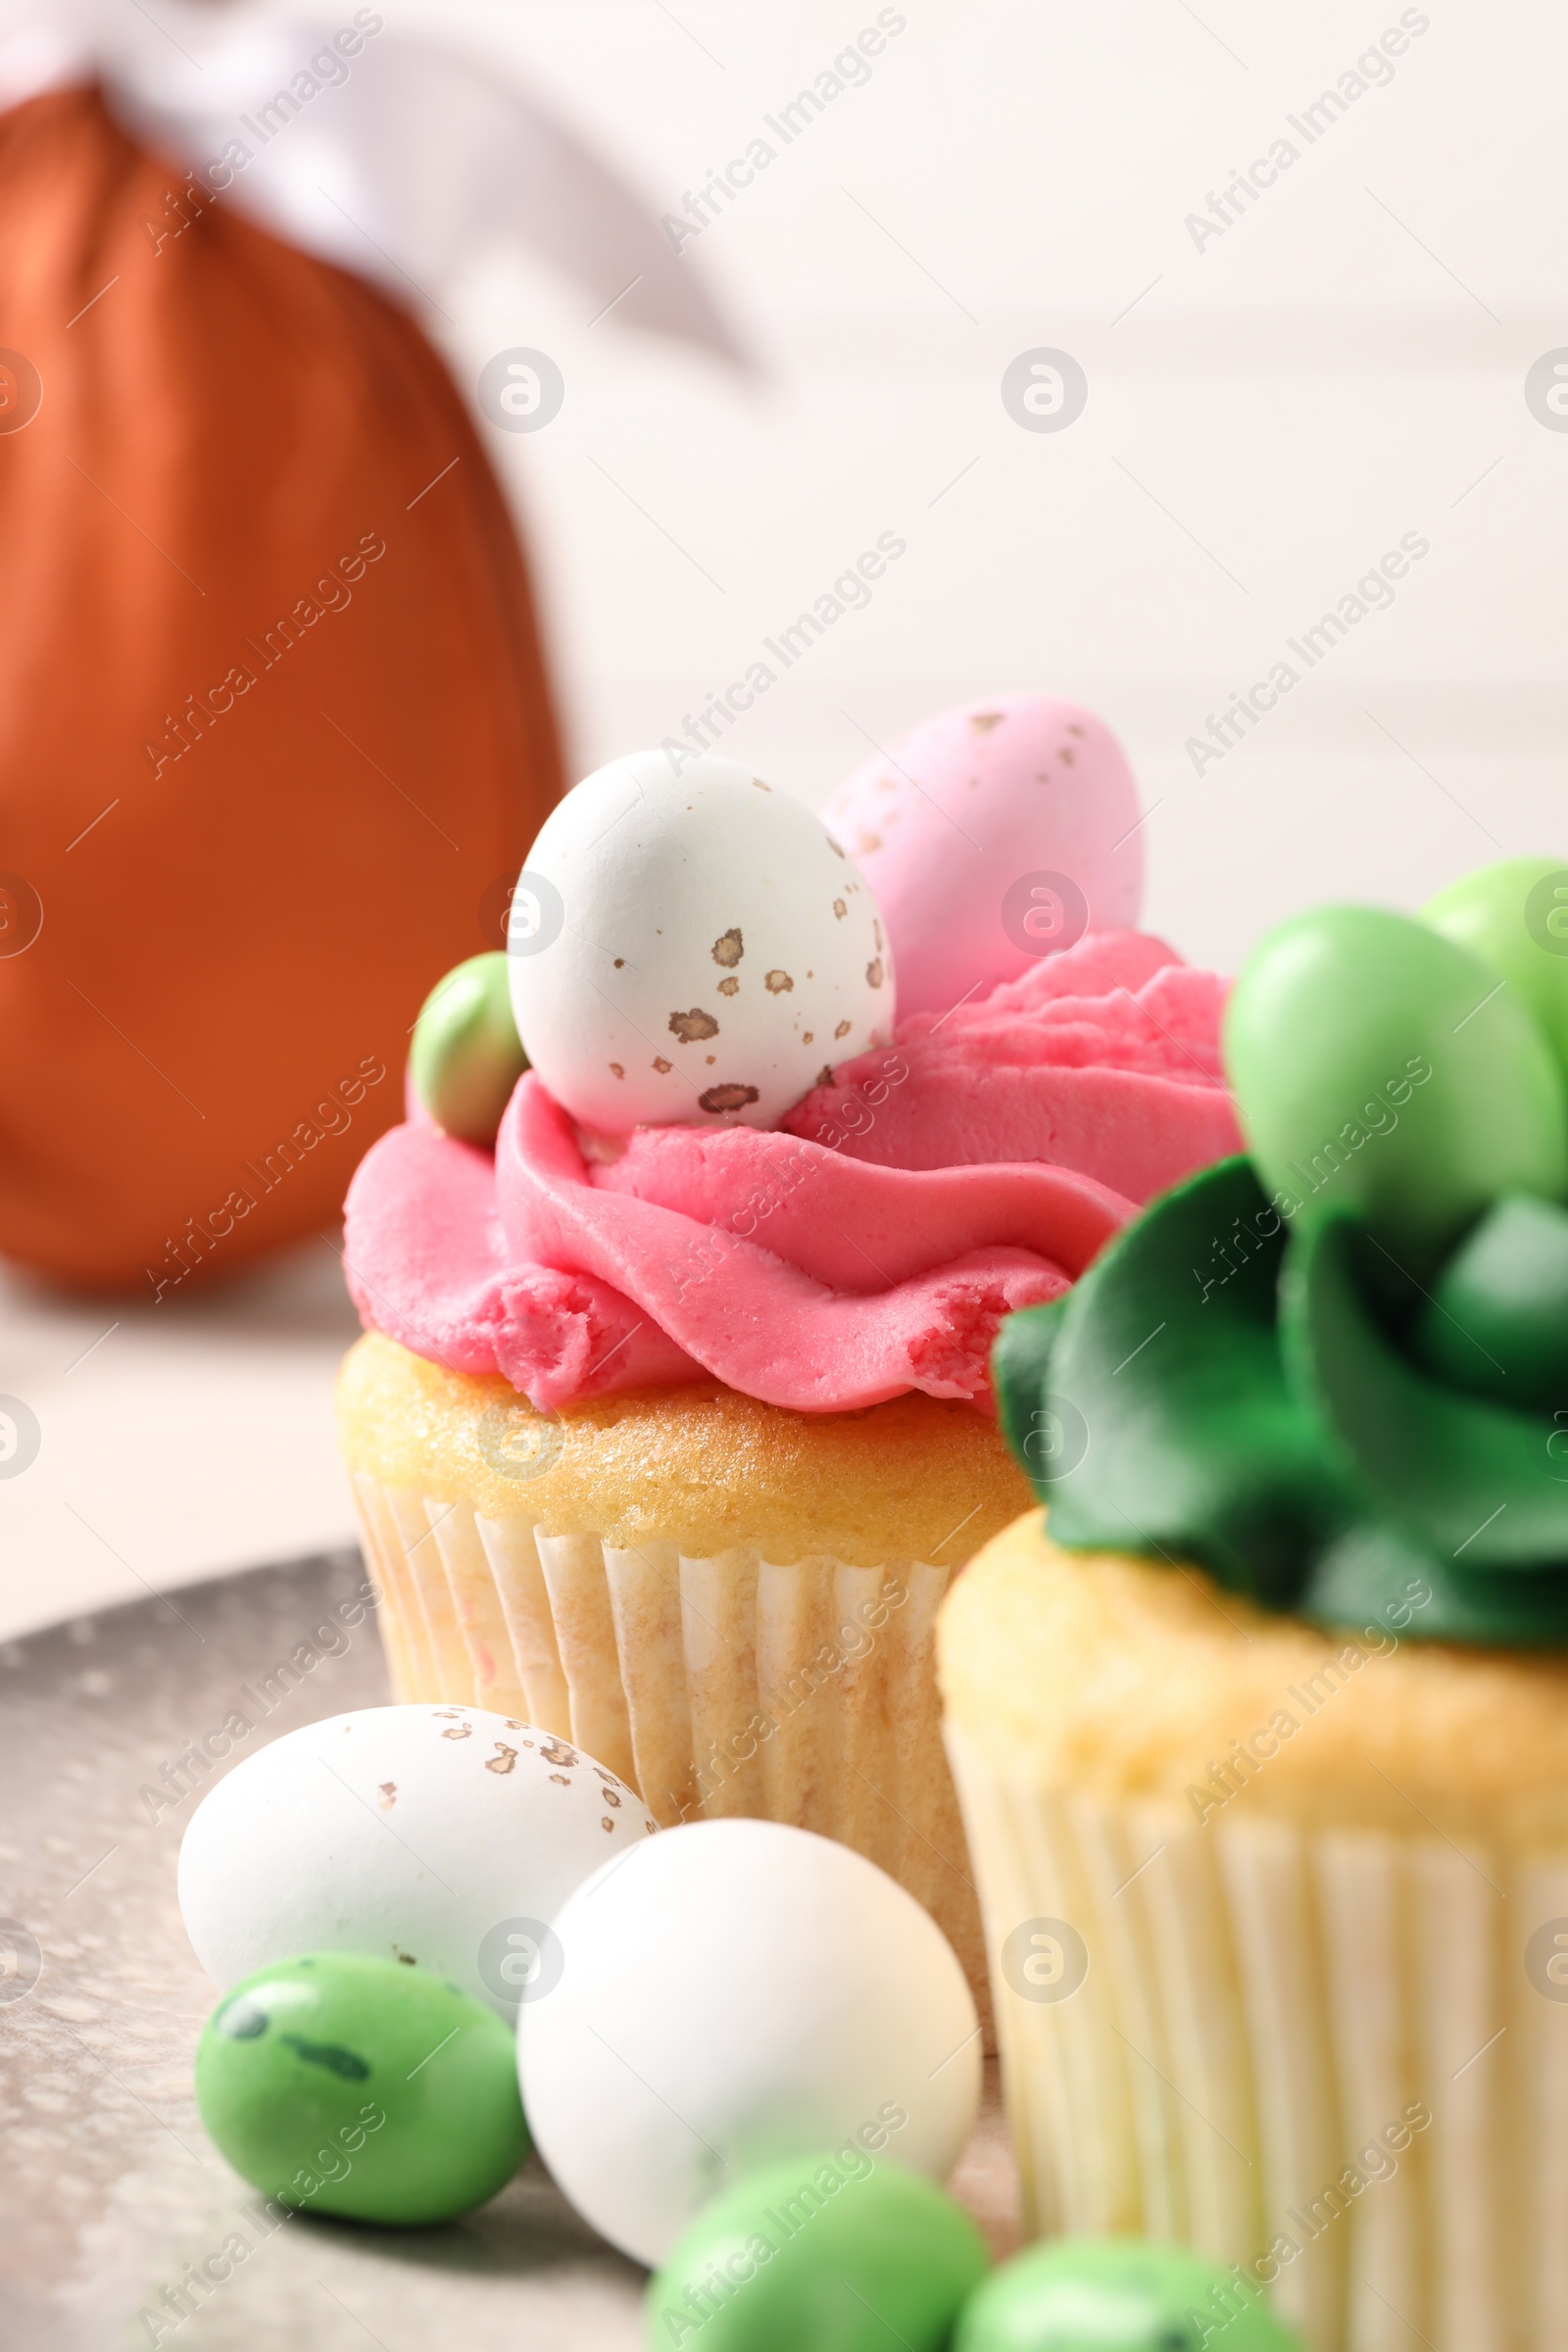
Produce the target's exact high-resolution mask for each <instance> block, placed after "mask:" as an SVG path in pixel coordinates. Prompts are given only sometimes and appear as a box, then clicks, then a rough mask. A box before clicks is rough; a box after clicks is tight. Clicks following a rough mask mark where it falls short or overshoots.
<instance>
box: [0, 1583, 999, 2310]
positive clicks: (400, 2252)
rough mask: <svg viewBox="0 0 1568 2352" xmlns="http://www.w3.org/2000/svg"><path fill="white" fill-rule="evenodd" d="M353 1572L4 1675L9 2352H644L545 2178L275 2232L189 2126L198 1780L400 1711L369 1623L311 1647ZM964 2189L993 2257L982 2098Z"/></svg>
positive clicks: (15, 1646)
mask: <svg viewBox="0 0 1568 2352" xmlns="http://www.w3.org/2000/svg"><path fill="white" fill-rule="evenodd" d="M363 1573H364V1571H363V1569H362V1567H361V1564H360V1560H359V1555H358V1554H357V1553H338V1554H335V1555H333V1556H331V1557H329V1558H325V1559H316V1560H307V1561H302V1562H299V1563H297V1564H296V1565H293V1566H291V1567H285V1568H264V1569H258V1570H256V1571H255V1572H254V1573H252V1574H251V1575H248V1576H244V1577H238V1578H228V1579H223V1580H221V1581H220V1582H218V1583H214V1584H210V1585H201V1586H197V1587H194V1588H191V1589H187V1590H185V1591H182V1592H180V1593H177V1594H175V1595H174V1597H173V1598H172V1599H168V1600H163V1599H150V1600H146V1601H139V1602H137V1603H135V1604H134V1605H133V1606H131V1607H129V1608H124V1609H117V1610H115V1611H113V1612H112V1613H110V1614H107V1615H105V1616H102V1617H98V1618H96V1619H94V1618H80V1619H76V1620H74V1621H73V1622H72V1623H70V1624H68V1625H63V1626H57V1627H53V1628H51V1629H49V1630H48V1631H47V1632H44V1633H41V1634H36V1635H33V1636H30V1637H29V1638H28V1639H27V1640H25V1641H23V1642H14V1643H12V1644H11V1645H10V1646H9V1647H7V1648H5V1649H4V1650H0V2347H3V2352H132V2347H135V2348H136V2352H145V2347H147V2346H149V2345H159V2344H173V2345H177V2346H178V2347H179V2352H273V2348H274V2347H275V2348H276V2352H301V2348H302V2347H308V2348H309V2352H367V2347H368V2345H379V2346H381V2347H382V2352H425V2348H426V2347H436V2346H439V2347H442V2352H446V2347H449V2346H460V2345H461V2346H462V2347H463V2352H518V2347H519V2346H520V2347H527V2346H535V2345H537V2346H541V2347H543V2346H548V2347H550V2352H633V2347H635V2346H637V2345H638V2344H639V2343H640V2341H641V2331H640V2328H639V2325H638V2305H639V2299H640V2292H641V2285H642V2277H643V2275H642V2273H641V2272H640V2271H639V2270H637V2269H636V2267H635V2266H634V2265H633V2264H631V2263H629V2262H626V2261H624V2260H623V2259H622V2258H621V2257H620V2256H619V2255H617V2254H615V2253H614V2252H613V2251H612V2250H611V2248H610V2247H608V2246H607V2245H606V2244H605V2243H604V2241H603V2240H602V2239H600V2238H599V2237H597V2236H596V2235H595V2234H594V2232H593V2231H592V2230H591V2229H588V2228H587V2227H586V2225H585V2224H584V2223H582V2222H580V2221H579V2220H578V2219H577V2218H576V2216H575V2215H574V2214H573V2212H572V2210H571V2208H570V2207H569V2206H568V2205H567V2204H566V2203H565V2201H564V2198H562V2197H561V2196H560V2195H559V2194H558V2193H557V2191H556V2189H555V2188H554V2186H553V2185H552V2183H551V2181H550V2180H549V2177H548V2176H547V2174H546V2173H545V2172H544V2170H543V2168H542V2167H541V2166H540V2165H539V2163H538V2161H537V2159H534V2160H531V2161H530V2162H529V2163H528V2164H527V2165H526V2166H525V2167H524V2169H523V2171H522V2172H521V2173H520V2174H519V2175H518V2176H517V2178H516V2180H514V2181H513V2182H512V2183H511V2184H510V2186H509V2187H507V2188H506V2189H505V2190H503V2192H502V2194H501V2195H500V2196H499V2197H496V2198H495V2199H493V2201H492V2202H491V2203H490V2204H489V2205H487V2206H485V2207H484V2208H483V2209H482V2210H481V2211H480V2212H479V2213H477V2214H473V2215H470V2216H469V2217H468V2218H467V2219H466V2220H465V2221H463V2222H459V2223H455V2224H453V2225H452V2226H451V2227H449V2228H447V2229H426V2230H411V2231H408V2232H402V2233H393V2232H390V2231H383V2230H375V2229H360V2228H357V2227H355V2226H353V2225H350V2224H342V2223H333V2222H326V2221H317V2220H314V2219H310V2218H305V2217H296V2218H294V2219H292V2220H289V2221H287V2222H285V2223H283V2224H282V2225H281V2226H278V2227H275V2228H273V2229H270V2231H269V2229H267V2226H266V2224H265V2223H264V2222H262V2221H261V2220H259V2219H258V2209H259V2205H260V2200H259V2199H258V2198H256V2197H255V2195H254V2193H253V2192H252V2191H251V2190H249V2189H248V2188H247V2186H246V2184H245V2183H244V2182H243V2181H241V2180H237V2179H236V2177H235V2176H234V2174H233V2173H231V2172H230V2171H229V2169H228V2167H227V2165H226V2164H225V2163H224V2162H223V2160H222V2158H221V2156H220V2155H219V2154H218V2152H217V2150H216V2149H215V2148H214V2147H213V2145H212V2142H211V2141H210V2140H209V2139H208V2137H207V2135H206V2133H205V2132H204V2131H203V2130H202V2128H201V2124H200V2122H199V2120H198V2117H197V2114H196V2106H195V2100H194V2098H193V2096H192V2091H191V2061H192V2056H193V2053H194V2051H195V2046H196V2039H197V2035H198V2034H199V2033H200V2031H201V2027H202V2024H203V2021H204V2020H205V2018H206V2016H207V2013H208V2011H209V2009H210V2008H211V2007H212V2005H213V1997H214V1995H213V1987H212V1985H210V1984H209V1982H208V1980H207V1978H206V1977H205V1975H204V1974H203V1972H202V1970H201V1969H200V1967H199V1966H198V1965H197V1962H196V1960H195V1958H194V1956H193V1954H192V1952H191V1950H190V1947H189V1945H188V1944H187V1942H186V1940H185V1936H184V1931H183V1929H182V1928H181V1926H180V1922H179V1913H178V1910H177V1907H176V1905H175V1900H174V1871H175V1862H176V1858H177V1855H178V1851H179V1840H180V1837H181V1835H182V1833H183V1830H184V1826H185V1823H186V1822H187V1821H188V1820H189V1818H190V1815H191V1812H192V1810H193V1809H194V1806H195V1804H196V1802H197V1801H198V1796H199V1792H200V1790H201V1789H202V1788H204V1787H206V1786H207V1785H208V1782H209V1780H210V1779H213V1778H216V1777H217V1776H218V1774H219V1773H220V1772H221V1771H222V1770H225V1769H227V1762H226V1761H225V1762H224V1763H221V1764H219V1765H216V1766H209V1767H208V1768H207V1770H206V1771H205V1772H197V1771H196V1770H195V1769H193V1767H192V1765H191V1764H190V1763H189V1762H188V1761H185V1760H184V1759H185V1758H187V1756H188V1755H189V1754H190V1753H191V1752H192V1751H191V1747H190V1743H192V1742H195V1743H197V1745H196V1748H195V1751H194V1752H195V1753H196V1754H197V1755H198V1756H199V1755H200V1742H202V1741H203V1740H205V1739H206V1738H207V1736H208V1735H210V1734H213V1735H216V1734H219V1733H220V1732H221V1728H222V1727H223V1725H224V1724H225V1722H226V1721H227V1719H228V1718H229V1717H230V1716H234V1715H237V1716H240V1717H243V1718H245V1719H247V1720H248V1722H249V1723H250V1725H251V1727H252V1728H251V1729H250V1730H249V1731H246V1732H242V1733H239V1734H238V1735H237V1736H234V1735H233V1734H231V1735H230V1738H231V1740H232V1746H231V1753H230V1758H229V1759H228V1761H232V1762H237V1761H239V1759H240V1758H241V1757H243V1756H245V1755H249V1754H251V1753H253V1752H254V1750H255V1749H256V1748H258V1747H260V1746H262V1745H263V1744H264V1743H265V1742H266V1741H267V1740H271V1739H275V1738H277V1736H278V1735H279V1734H280V1733H282V1732H287V1731H292V1730H294V1729H295V1728H296V1726H298V1725H300V1724H302V1723H310V1722H314V1721H316V1720H317V1719H319V1717H321V1716H323V1715H335V1714H338V1713H340V1712H341V1711H342V1710H343V1709H344V1708H347V1707H363V1706H375V1705H378V1704H383V1703H384V1702H385V1701H386V1698H387V1695H388V1692H387V1685H386V1675H385V1670H384V1668H383V1666H382V1662H381V1651H380V1645H379V1642H378V1640H377V1637H376V1633H375V1627H374V1622H373V1619H367V1621H366V1623H365V1624H364V1625H363V1626H362V1627H360V1629H359V1630H358V1631H357V1632H355V1633H353V1634H347V1633H345V1632H344V1631H343V1629H342V1627H341V1625H339V1626H337V1627H336V1630H335V1631H333V1632H332V1633H331V1634H330V1635H329V1636H323V1637H322V1639H321V1640H320V1641H319V1642H317V1641H313V1634H314V1632H315V1629H316V1628H318V1627H319V1626H321V1625H322V1624H323V1622H324V1620H325V1616H326V1612H327V1611H328V1610H329V1609H331V1608H333V1607H334V1606H335V1605H336V1604H337V1603H338V1602H340V1601H344V1600H348V1599H349V1598H350V1597H351V1596H352V1595H353V1594H354V1593H355V1592H356V1591H357V1590H358V1588H359V1585H360V1582H361V1578H362V1576H363ZM324 1652H334V1653H335V1654H322V1653H324ZM313 1661H314V1662H313ZM214 1744H215V1745H221V1740H217V1739H215V1741H214ZM955 2186H956V2188H957V2189H958V2191H959V2193H960V2194H961V2195H962V2196H963V2198H964V2201H965V2203H967V2204H968V2205H969V2206H970V2208H971V2210H973V2211H974V2212H975V2213H976V2214H977V2217H978V2218H979V2219H980V2220H981V2222H982V2224H983V2225H984V2226H985V2227H986V2228H987V2229H988V2232H989V2234H990V2235H991V2236H992V2238H993V2241H994V2242H996V2243H999V2244H1001V2243H1005V2242H1006V2240H1007V2239H1008V2238H1009V2237H1010V2235H1011V2231H1010V2228H1009V2216H1010V2209H1011V2204H1012V2180H1011V2170H1010V2164H1009V2161H1008V2158H1007V2154H1006V2149H1005V2140H1004V2137H1003V2133H1002V2130H1001V2123H1000V2117H999V2115H998V2112H997V2109H996V2103H995V2096H994V2092H993V2095H992V2097H991V2099H990V2100H989V2101H988V2108H987V2113H986V2115H985V2116H984V2117H983V2118H982V2122H981V2126H980V2129H979V2131H977V2133H976V2135H975V2139H974V2141H973V2142H971V2145H970V2148H969V2150H968V2152H967V2153H966V2155H965V2158H964V2161H963V2164H962V2166H961V2167H960V2171H959V2176H958V2178H957V2180H956V2182H955ZM236 2241H237V2242H236ZM225 2249H226V2250H225ZM207 2265H210V2266H211V2268H210V2269H207V2268H204V2266H207ZM213 2273H218V2274H220V2276H219V2278H218V2279H217V2282H214V2278H213ZM223 2274H226V2276H225V2275H223Z"/></svg>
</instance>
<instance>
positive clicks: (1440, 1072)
mask: <svg viewBox="0 0 1568 2352" xmlns="http://www.w3.org/2000/svg"><path fill="white" fill-rule="evenodd" d="M1225 1060H1226V1066H1227V1069H1228V1071H1229V1074H1230V1080H1231V1084H1232V1086H1233V1087H1234V1089H1235V1092H1236V1098H1237V1107H1238V1110H1239V1112H1240V1116H1241V1122H1242V1130H1243V1133H1244V1134H1245V1135H1246V1137H1247V1141H1248V1147H1249V1150H1250V1152H1251V1154H1252V1159H1253V1162H1254V1164H1255V1166H1256V1168H1257V1171H1258V1175H1259V1178H1260V1180H1261V1182H1262V1184H1263V1187H1264V1189H1265V1191H1267V1192H1270V1193H1273V1194H1275V1195H1276V1196H1278V1206H1279V1208H1280V1210H1281V1213H1282V1214H1285V1215H1290V1216H1294V1215H1295V1214H1296V1213H1297V1212H1298V1210H1299V1211H1300V1212H1301V1213H1303V1214H1304V1215H1306V1216H1307V1217H1309V1218H1312V1219H1315V1218H1316V1217H1317V1216H1319V1215H1320V1214H1322V1213H1324V1212H1327V1211H1331V1210H1335V1209H1348V1210H1349V1211H1350V1212H1351V1213H1352V1214H1353V1215H1355V1216H1357V1217H1358V1218H1360V1219H1361V1220H1362V1221H1363V1222H1364V1223H1366V1224H1367V1225H1369V1226H1370V1227H1371V1229H1372V1231H1373V1233H1374V1235H1375V1236H1376V1237H1377V1239H1378V1240H1379V1241H1381V1242H1382V1243H1383V1244H1384V1246H1385V1247H1386V1248H1387V1249H1388V1250H1389V1251H1390V1252H1391V1253H1392V1254H1393V1255H1394V1256H1395V1257H1396V1258H1397V1260H1398V1262H1399V1263H1400V1264H1401V1265H1403V1266H1404V1267H1406V1268H1407V1269H1408V1270H1411V1271H1419V1270H1421V1269H1422V1268H1423V1267H1426V1266H1430V1265H1431V1264H1432V1263H1433V1262H1434V1261H1435V1259H1436V1258H1437V1257H1438V1256H1439V1255H1440V1254H1441V1252H1442V1251H1443V1250H1444V1249H1445V1248H1446V1246H1447V1245H1448V1244H1449V1243H1451V1242H1452V1241H1453V1240H1454V1239H1455V1238H1456V1236H1457V1235H1458V1234H1459V1233H1460V1232H1462V1231H1463V1229H1464V1227H1465V1226H1466V1225H1467V1224H1468V1223H1469V1221H1470V1220H1471V1219H1472V1218H1473V1217H1474V1216H1476V1215H1477V1214H1478V1213H1479V1212H1480V1211H1481V1210H1482V1209H1483V1208H1484V1207H1486V1205H1487V1204H1488V1202H1489V1201H1493V1200H1494V1199H1495V1197H1496V1195H1497V1194H1498V1193H1500V1192H1504V1191H1508V1190H1513V1191H1516V1192H1525V1193H1535V1194H1538V1195H1540V1196H1542V1197H1543V1198H1544V1199H1547V1200H1557V1199H1560V1198H1561V1196H1562V1195H1563V1193H1564V1192H1565V1191H1568V1104H1565V1099H1564V1091H1563V1082H1562V1080H1561V1078H1560V1077H1559V1075H1558V1072H1557V1067H1556V1063H1555V1062H1554V1060H1553V1058H1552V1055H1551V1054H1550V1052H1549V1050H1548V1048H1547V1046H1546V1043H1545V1040H1544V1038H1543V1036H1542V1034H1541V1031H1540V1030H1539V1029H1538V1028H1537V1026H1536V1024H1535V1022H1534V1021H1533V1020H1532V1019H1531V1018H1530V1016H1529V1014H1528V1013H1526V1012H1525V1011H1523V1010H1522V1009H1521V1007H1520V1005H1518V1003H1517V1002H1516V1000H1515V998H1514V996H1513V993H1512V991H1511V990H1510V989H1508V988H1506V987H1503V988H1499V987H1498V985H1497V980H1496V976H1495V973H1494V972H1493V971H1492V970H1491V969H1490V968H1489V967H1488V966H1487V965H1485V964H1482V963H1479V962H1478V961H1477V960H1476V958H1475V957H1474V956H1471V955H1469V954H1468V953H1467V952H1466V951H1465V950H1464V949H1463V948H1459V947H1456V946H1455V945H1454V944H1453V942H1452V941H1451V940H1448V939H1445V938H1443V937H1442V936H1441V935H1440V934H1439V933H1438V932H1436V931H1434V930H1432V929H1431V928H1430V926H1429V925H1427V924H1426V923H1421V922H1416V921H1414V920H1413V919H1412V918H1411V917H1409V916H1406V915H1401V914H1390V913H1386V912H1384V911H1383V910H1382V909H1381V908H1378V907H1323V908H1321V909H1319V910H1318V911H1316V912H1314V913H1311V914H1302V915H1298V916H1296V917H1295V918H1294V919H1293V920H1292V921H1290V922H1288V923H1283V924H1281V926H1280V928H1279V929H1278V930H1277V931H1273V932H1271V933H1270V934H1269V936H1268V938H1267V939H1265V940H1264V941H1263V943H1262V945H1261V946H1260V947H1259V948H1258V949H1256V951H1255V952H1254V953H1253V955H1252V956H1250V959H1249V961H1248V963H1247V965H1246V967H1245V968H1244V970H1243V972H1242V975H1241V977H1240V979H1239V980H1238V981H1237V983H1236V986H1235V988H1234V989H1233V990H1232V992H1231V998H1230V1003H1229V1005H1228V1006H1227V1008H1226V1014H1225Z"/></svg>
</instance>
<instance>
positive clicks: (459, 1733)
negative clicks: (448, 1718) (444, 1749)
mask: <svg viewBox="0 0 1568 2352" xmlns="http://www.w3.org/2000/svg"><path fill="white" fill-rule="evenodd" d="M441 1737H442V1739H443V1740H471V1739H472V1738H473V1726H472V1724H471V1723H453V1724H449V1725H448V1726H447V1728H446V1730H445V1731H444V1732H443V1733H442V1735H441Z"/></svg>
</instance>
